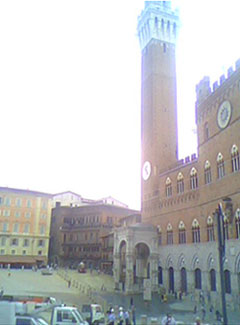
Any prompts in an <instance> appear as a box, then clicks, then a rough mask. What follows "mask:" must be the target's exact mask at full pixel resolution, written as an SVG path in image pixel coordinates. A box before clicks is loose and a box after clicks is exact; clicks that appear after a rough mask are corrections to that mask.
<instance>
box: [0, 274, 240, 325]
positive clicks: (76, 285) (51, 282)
mask: <svg viewBox="0 0 240 325" xmlns="http://www.w3.org/2000/svg"><path fill="white" fill-rule="evenodd" d="M69 280H70V281H71V284H70V287H69V282H68V281H69ZM0 286H3V288H4V291H5V294H19V295H20V294H21V295H27V294H28V295H34V294H35V295H46V296H54V297H56V298H57V299H59V300H61V301H62V302H64V303H66V304H74V305H76V306H77V307H80V306H81V305H82V304H83V303H91V302H97V303H100V304H101V305H103V307H104V309H105V310H106V309H107V308H109V306H110V305H112V306H113V307H115V310H117V309H118V307H119V306H122V307H124V308H129V306H130V299H131V298H132V299H133V302H134V305H135V307H136V315H137V324H140V319H141V316H142V315H146V316H147V318H148V324H150V320H151V317H154V318H156V320H157V324H161V319H162V317H163V316H164V315H165V314H166V313H167V312H171V313H172V314H173V316H174V317H175V319H176V320H177V321H178V322H179V324H193V322H194V320H195V318H196V316H197V315H198V316H200V317H201V316H202V315H201V309H200V307H201V306H200V304H197V313H196V314H194V313H193V310H194V305H195V303H194V302H193V301H191V296H190V295H189V296H187V297H185V298H184V300H182V301H180V300H176V299H175V298H174V297H173V296H169V297H168V303H163V302H161V301H160V297H159V295H158V294H153V295H152V301H151V302H149V303H146V302H144V301H143V296H142V294H138V295H126V294H124V293H122V292H120V291H118V292H116V291H114V282H113V278H112V277H111V276H109V275H104V274H97V272H93V273H90V272H88V273H86V274H80V273H78V272H77V271H76V270H63V269H60V270H58V271H54V274H53V275H52V276H43V275H41V272H40V271H37V272H33V271H31V270H24V271H22V270H11V276H10V277H9V276H8V271H7V270H2V269H0ZM206 310H207V312H206V318H205V321H204V324H210V325H213V324H217V322H216V319H215V312H213V313H210V312H209V309H206ZM228 320H229V323H228V325H239V324H240V312H239V310H238V311H231V310H228ZM144 325H146V324H144Z"/></svg>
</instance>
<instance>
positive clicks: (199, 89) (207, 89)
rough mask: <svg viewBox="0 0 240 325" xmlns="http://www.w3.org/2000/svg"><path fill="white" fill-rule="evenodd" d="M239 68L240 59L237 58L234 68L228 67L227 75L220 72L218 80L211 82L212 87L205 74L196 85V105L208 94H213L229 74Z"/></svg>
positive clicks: (227, 78)
mask: <svg viewBox="0 0 240 325" xmlns="http://www.w3.org/2000/svg"><path fill="white" fill-rule="evenodd" d="M239 69H240V59H238V60H237V61H236V62H235V70H234V69H233V67H230V68H228V70H227V76H225V74H222V75H221V76H220V78H219V80H217V81H215V82H214V83H213V84H212V87H211V85H210V79H209V77H207V76H205V77H204V78H203V79H202V80H200V82H199V83H198V84H197V85H196V97H197V101H196V105H197V106H198V105H200V104H201V103H202V102H204V101H205V99H206V98H207V97H208V96H210V95H211V94H214V93H215V91H217V89H218V88H219V87H220V86H221V85H223V84H224V83H225V81H227V80H229V78H231V76H232V75H233V74H234V72H236V71H237V70H239Z"/></svg>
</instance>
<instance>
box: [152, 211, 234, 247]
mask: <svg viewBox="0 0 240 325" xmlns="http://www.w3.org/2000/svg"><path fill="white" fill-rule="evenodd" d="M157 228H158V242H159V245H162V244H163V242H162V229H161V226H160V225H159V226H158V227H157ZM223 228H224V237H225V239H230V237H229V221H228V219H227V217H224V223H223ZM235 228H236V239H239V238H240V209H237V210H236V213H235ZM204 231H207V241H209V242H211V241H215V229H214V222H213V218H212V217H211V216H209V217H208V218H207V225H206V228H205V229H204ZM187 233H188V234H187ZM189 234H190V236H191V242H192V243H200V242H201V228H200V225H199V222H198V220H197V219H194V220H193V222H192V228H191V231H190V232H188V231H187V230H186V227H185V224H184V222H183V221H180V222H179V225H178V236H177V237H178V242H175V244H177V243H178V244H186V243H187V235H189ZM173 235H174V233H173V227H172V225H171V223H170V222H169V223H168V225H167V236H166V244H167V245H172V244H174V236H173ZM177 237H175V238H177Z"/></svg>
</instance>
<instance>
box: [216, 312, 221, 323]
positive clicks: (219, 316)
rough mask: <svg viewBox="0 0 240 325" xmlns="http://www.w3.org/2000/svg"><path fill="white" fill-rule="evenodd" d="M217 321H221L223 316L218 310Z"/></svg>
mask: <svg viewBox="0 0 240 325" xmlns="http://www.w3.org/2000/svg"><path fill="white" fill-rule="evenodd" d="M216 320H218V321H221V314H220V312H219V310H216Z"/></svg>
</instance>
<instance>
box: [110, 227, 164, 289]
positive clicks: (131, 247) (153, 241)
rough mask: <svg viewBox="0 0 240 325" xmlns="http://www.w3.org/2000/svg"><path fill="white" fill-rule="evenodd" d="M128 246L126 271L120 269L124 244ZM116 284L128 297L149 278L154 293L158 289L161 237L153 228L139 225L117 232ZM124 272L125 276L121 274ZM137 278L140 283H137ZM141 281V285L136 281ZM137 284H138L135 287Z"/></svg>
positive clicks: (115, 244) (115, 248)
mask: <svg viewBox="0 0 240 325" xmlns="http://www.w3.org/2000/svg"><path fill="white" fill-rule="evenodd" d="M122 242H126V255H125V257H126V259H125V263H126V264H125V269H124V270H123V268H122V265H121V249H120V248H121V243H122ZM113 260H114V265H113V273H114V282H115V288H116V289H119V288H120V287H121V286H122V288H124V290H125V291H126V292H127V293H131V292H135V291H138V290H139V287H140V286H139V281H143V280H144V278H147V277H148V278H150V280H151V288H152V290H153V291H156V290H157V287H158V260H159V254H158V234H157V230H156V227H154V226H153V225H151V224H146V223H137V224H135V225H131V226H129V227H127V228H126V227H121V228H117V229H116V230H115V232H114V256H113ZM122 271H124V272H125V273H124V276H122V274H121V272H122ZM136 278H137V279H136ZM136 280H138V281H136ZM136 282H137V283H136Z"/></svg>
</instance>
